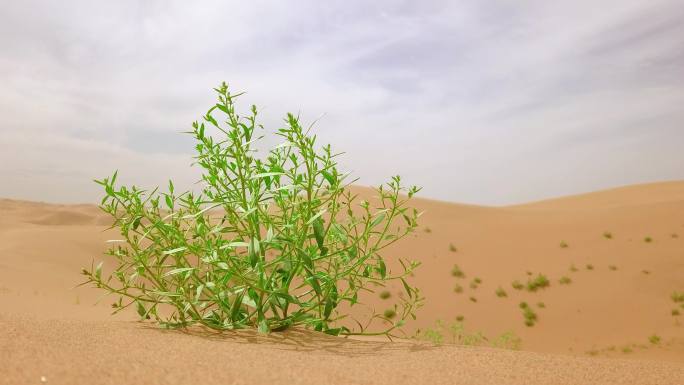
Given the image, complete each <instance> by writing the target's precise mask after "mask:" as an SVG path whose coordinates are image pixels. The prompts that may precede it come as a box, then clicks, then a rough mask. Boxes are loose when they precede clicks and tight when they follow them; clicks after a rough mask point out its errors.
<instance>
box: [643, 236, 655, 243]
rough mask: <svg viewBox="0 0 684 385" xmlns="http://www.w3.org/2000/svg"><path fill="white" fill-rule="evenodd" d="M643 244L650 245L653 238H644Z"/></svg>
mask: <svg viewBox="0 0 684 385" xmlns="http://www.w3.org/2000/svg"><path fill="white" fill-rule="evenodd" d="M644 242H646V243H651V242H653V238H651V237H646V238H644Z"/></svg>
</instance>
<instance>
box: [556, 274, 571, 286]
mask: <svg viewBox="0 0 684 385" xmlns="http://www.w3.org/2000/svg"><path fill="white" fill-rule="evenodd" d="M558 283H560V284H561V285H569V284H571V283H572V279H570V277H568V276H562V277H561V278H560V279H559V280H558Z"/></svg>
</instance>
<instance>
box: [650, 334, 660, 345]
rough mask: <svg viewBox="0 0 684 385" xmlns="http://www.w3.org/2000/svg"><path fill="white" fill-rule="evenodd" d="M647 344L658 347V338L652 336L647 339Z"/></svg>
mask: <svg viewBox="0 0 684 385" xmlns="http://www.w3.org/2000/svg"><path fill="white" fill-rule="evenodd" d="M648 342H650V343H652V344H653V345H658V344H659V343H660V336H658V335H657V334H653V335H652V336H650V337H648Z"/></svg>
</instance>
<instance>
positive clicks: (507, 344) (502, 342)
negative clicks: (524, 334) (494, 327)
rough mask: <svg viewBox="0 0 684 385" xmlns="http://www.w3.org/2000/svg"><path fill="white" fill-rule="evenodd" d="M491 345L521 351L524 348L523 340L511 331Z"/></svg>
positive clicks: (493, 341) (494, 340)
mask: <svg viewBox="0 0 684 385" xmlns="http://www.w3.org/2000/svg"><path fill="white" fill-rule="evenodd" d="M490 345H491V346H492V347H495V348H499V349H509V350H520V348H521V347H522V339H521V338H520V337H518V336H517V335H516V334H515V333H513V332H511V331H509V332H505V333H503V334H501V335H500V336H498V337H496V338H494V339H493V340H492V341H491V343H490Z"/></svg>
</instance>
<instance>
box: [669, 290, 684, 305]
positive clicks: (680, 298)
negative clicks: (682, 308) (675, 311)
mask: <svg viewBox="0 0 684 385" xmlns="http://www.w3.org/2000/svg"><path fill="white" fill-rule="evenodd" d="M670 298H672V301H673V302H675V303H679V302H684V291H683V292H678V291H673V292H672V294H671V295H670Z"/></svg>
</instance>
